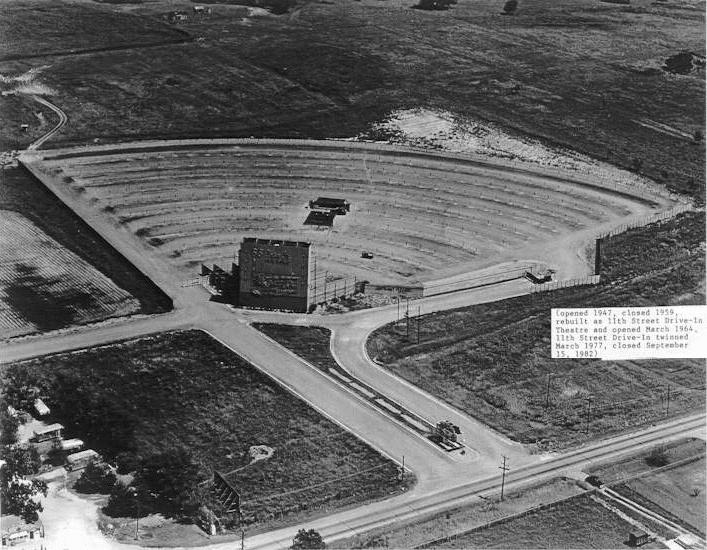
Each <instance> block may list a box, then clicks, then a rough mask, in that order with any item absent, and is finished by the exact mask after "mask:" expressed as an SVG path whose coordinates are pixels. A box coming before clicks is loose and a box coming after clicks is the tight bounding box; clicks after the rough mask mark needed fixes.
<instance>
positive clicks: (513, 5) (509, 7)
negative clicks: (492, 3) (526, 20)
mask: <svg viewBox="0 0 707 550" xmlns="http://www.w3.org/2000/svg"><path fill="white" fill-rule="evenodd" d="M517 9H518V0H508V1H507V2H506V3H505V4H504V6H503V15H512V14H514V13H515V12H516V10H517Z"/></svg>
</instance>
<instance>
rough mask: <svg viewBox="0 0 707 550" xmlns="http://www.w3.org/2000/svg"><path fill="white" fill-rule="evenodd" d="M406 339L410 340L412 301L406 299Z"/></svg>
mask: <svg viewBox="0 0 707 550" xmlns="http://www.w3.org/2000/svg"><path fill="white" fill-rule="evenodd" d="M405 338H406V339H408V340H410V300H409V299H408V298H407V296H406V297H405Z"/></svg>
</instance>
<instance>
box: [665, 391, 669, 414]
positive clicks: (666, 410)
mask: <svg viewBox="0 0 707 550" xmlns="http://www.w3.org/2000/svg"><path fill="white" fill-rule="evenodd" d="M669 414H670V384H668V406H667V408H666V409H665V416H668V415H669Z"/></svg>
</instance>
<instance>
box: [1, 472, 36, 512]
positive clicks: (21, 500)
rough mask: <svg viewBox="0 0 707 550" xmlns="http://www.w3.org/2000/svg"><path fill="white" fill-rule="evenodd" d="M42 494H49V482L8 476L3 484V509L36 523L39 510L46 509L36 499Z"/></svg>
mask: <svg viewBox="0 0 707 550" xmlns="http://www.w3.org/2000/svg"><path fill="white" fill-rule="evenodd" d="M40 494H41V495H43V496H47V484H46V483H45V482H44V481H42V480H41V479H32V480H28V479H22V478H21V477H17V476H12V477H10V476H8V477H7V478H6V479H3V484H2V503H3V510H2V511H3V512H4V513H8V514H15V515H17V516H20V517H21V518H22V519H23V520H24V521H26V522H27V523H34V522H35V521H37V520H38V519H39V512H41V511H42V510H44V508H43V507H42V504H41V503H40V502H37V501H36V500H35V499H36V497H37V496H39V495H40Z"/></svg>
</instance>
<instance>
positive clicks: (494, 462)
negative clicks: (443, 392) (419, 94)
mask: <svg viewBox="0 0 707 550" xmlns="http://www.w3.org/2000/svg"><path fill="white" fill-rule="evenodd" d="M45 183H46V184H47V186H48V187H49V188H50V190H51V191H53V192H54V193H55V194H56V195H57V197H58V198H59V199H60V200H62V201H63V202H65V203H66V204H67V205H68V206H69V207H70V208H71V209H72V210H74V211H75V212H76V213H77V214H78V215H79V216H81V217H82V218H83V219H84V220H85V221H86V222H87V223H88V224H89V225H90V226H92V227H93V228H94V229H95V230H96V231H98V232H99V233H100V234H101V236H102V237H104V238H105V239H106V240H107V241H108V242H109V243H110V244H111V245H112V246H114V247H115V248H116V249H117V250H118V251H119V252H120V253H122V254H123V255H124V256H125V257H126V258H127V259H128V260H130V261H131V262H132V263H133V264H134V265H135V266H136V267H137V268H138V269H140V270H141V271H142V272H143V273H144V274H145V275H147V276H148V277H149V278H150V279H152V280H153V281H154V282H155V283H156V284H158V286H160V287H161V288H162V289H163V290H164V291H165V292H166V293H167V294H168V295H169V296H170V297H171V298H172V299H173V301H174V306H175V308H174V310H173V311H172V312H170V313H166V314H162V315H154V316H149V317H146V316H135V317H133V318H127V319H119V320H113V321H108V322H104V323H100V324H97V325H91V326H86V327H74V328H72V329H67V330H64V331H59V332H57V333H52V334H45V335H40V336H36V337H25V338H20V339H17V340H14V341H12V342H10V343H8V344H5V345H4V346H3V347H2V348H1V349H0V363H3V362H4V363H7V362H12V361H18V360H23V359H27V358H30V357H37V356H41V355H45V354H49V353H58V352H64V351H70V350H76V349H81V348H85V347H90V346H96V345H101V344H108V343H111V342H115V341H119V340H124V339H131V338H137V337H142V336H147V335H152V334H157V333H160V332H164V331H170V330H184V329H198V330H203V331H205V332H207V333H208V334H210V335H211V336H212V337H213V338H215V339H217V340H218V341H220V342H221V343H222V344H224V345H225V346H227V347H229V348H230V349H232V350H233V351H234V352H236V353H237V354H238V355H240V356H242V357H243V358H244V359H246V360H248V361H249V362H251V363H252V364H253V365H254V366H255V367H257V368H258V369H260V370H262V371H263V372H265V373H266V374H267V375H268V376H270V377H272V378H273V379H275V380H276V381H277V382H279V383H280V384H281V385H283V386H285V387H286V388H287V389H288V390H290V391H291V392H293V393H294V394H296V395H297V396H299V397H300V398H302V399H304V400H305V401H307V402H308V403H309V404H310V405H311V406H313V407H314V408H315V409H317V410H318V411H319V412H321V413H322V414H324V415H325V416H327V417H328V418H330V419H332V420H333V421H335V422H337V423H338V424H339V425H341V426H343V427H344V428H346V429H347V430H349V431H351V432H352V433H354V434H355V435H356V436H358V437H359V438H361V439H362V440H364V441H366V442H367V443H368V444H370V445H371V446H372V447H374V448H376V449H377V450H379V451H380V452H382V453H383V454H385V455H387V456H388V457H390V458H391V459H393V460H395V461H398V462H401V461H402V457H403V456H404V457H405V465H406V466H407V467H408V468H409V469H410V470H411V471H412V472H413V473H414V474H415V476H416V478H417V484H416V485H415V487H414V488H413V489H412V490H410V491H409V492H407V493H405V494H402V495H399V496H396V497H394V498H391V499H389V500H386V501H383V502H377V503H372V504H369V505H365V506H361V507H358V508H355V509H352V510H347V511H344V512H340V513H337V514H334V515H332V516H328V517H325V518H320V519H317V520H314V521H312V522H309V523H308V524H307V527H313V528H315V529H317V530H319V531H320V532H321V533H322V535H323V536H324V537H325V538H326V539H327V540H328V541H335V540H339V539H341V538H345V537H348V536H351V535H353V534H356V533H361V532H364V531H366V530H369V529H371V528H373V527H375V526H381V525H387V524H391V523H394V522H397V521H402V520H409V519H411V518H414V517H416V516H419V515H421V514H430V513H433V512H437V511H441V510H444V509H449V508H451V507H454V506H459V505H462V504H467V503H470V502H473V501H474V499H476V498H478V495H479V494H489V493H493V492H495V491H496V490H497V489H498V486H499V482H500V479H499V475H498V464H499V460H500V458H501V457H502V456H506V457H508V459H509V460H510V464H511V465H512V468H513V469H512V473H511V474H510V476H509V478H508V486H509V488H512V487H517V486H520V485H522V484H527V483H534V482H537V481H540V480H543V479H547V478H549V477H552V476H556V475H559V474H561V473H562V472H563V471H566V470H567V469H569V468H577V467H578V466H581V465H582V464H586V463H587V462H588V461H590V460H596V459H598V458H607V457H614V456H619V455H621V454H624V453H628V452H635V451H636V450H637V448H639V447H641V446H649V445H654V444H655V443H657V442H659V441H665V440H667V439H671V438H676V437H680V436H684V435H685V434H695V433H698V432H699V434H700V436H701V437H704V435H703V431H704V424H705V417H704V415H696V416H693V417H690V418H687V419H681V420H676V421H672V422H669V423H666V424H664V425H661V426H658V427H651V428H648V429H645V430H642V431H640V432H636V433H634V434H629V435H623V436H619V437H616V438H614V439H612V440H607V441H602V442H599V443H595V444H591V445H589V446H586V447H583V448H581V449H579V450H576V451H571V452H569V453H564V454H559V455H553V456H549V455H545V456H544V455H539V454H531V453H530V452H529V451H528V450H527V449H526V448H524V447H523V446H522V445H520V444H518V443H516V442H513V441H511V440H509V439H508V438H506V437H504V436H503V435H501V434H499V433H497V432H496V431H494V430H493V429H491V428H489V427H488V426H486V425H484V424H482V423H481V422H479V421H477V420H476V419H474V418H471V417H469V416H468V415H466V414H464V413H463V412H461V411H458V410H456V409H454V408H452V407H450V406H449V405H447V404H446V403H444V402H442V401H440V400H439V399H437V398H435V397H434V396H432V395H430V394H428V393H426V392H424V391H422V390H420V389H419V388H416V387H415V386H413V385H411V384H409V383H407V382H405V381H403V380H401V379H400V378H398V377H396V376H395V375H393V374H391V373H390V372H389V371H387V370H385V369H383V368H382V367H380V366H379V365H377V364H376V363H375V362H374V361H373V360H372V359H371V358H370V357H368V355H367V354H366V350H365V342H366V340H367V338H368V336H369V335H370V333H371V332H372V331H373V330H375V329H376V328H378V327H380V326H383V325H385V324H386V323H390V322H392V321H395V320H396V319H397V317H398V308H397V306H396V305H391V306H386V307H381V308H376V309H370V310H361V311H355V312H349V313H345V314H339V315H321V314H311V315H299V314H284V313H276V312H261V311H247V310H238V309H235V308H232V307H230V306H227V305H224V304H219V303H215V302H211V301H209V294H208V292H207V291H206V290H205V289H203V288H202V287H198V286H196V287H193V286H192V287H189V286H182V285H181V281H180V280H178V279H177V276H176V275H175V274H173V273H172V271H171V270H170V266H169V265H166V263H164V262H163V261H162V260H160V259H159V258H157V257H155V256H154V255H151V254H149V253H148V252H147V249H146V247H145V245H144V244H143V243H142V242H140V240H139V239H137V238H135V237H134V235H132V234H129V233H128V232H127V231H126V230H125V229H124V228H120V227H117V226H115V225H113V224H112V223H111V222H110V221H109V220H108V219H107V218H106V217H105V216H102V215H101V214H100V213H99V212H97V211H96V210H95V209H93V207H92V206H90V205H88V204H85V203H84V202H82V201H81V200H80V198H78V197H75V196H72V195H71V194H70V191H69V190H67V189H66V188H65V187H63V186H61V185H60V184H59V183H58V182H56V181H54V182H52V181H47V180H45ZM530 291H531V284H530V283H529V282H528V281H526V280H524V279H516V280H512V281H507V282H503V283H499V284H496V285H490V286H484V287H480V288H475V289H468V290H463V291H459V292H455V293H452V294H443V295H438V296H431V297H427V298H421V299H419V300H417V301H416V302H415V308H417V307H418V306H419V307H420V311H421V313H423V314H425V313H431V312H434V311H442V310H446V309H450V308H457V307H463V306H468V305H472V304H478V303H484V302H490V301H497V300H501V299H505V298H510V297H514V296H519V295H522V294H526V293H528V292H530ZM255 322H275V323H277V322H280V323H286V324H295V325H297V324H299V325H306V326H323V327H326V328H329V329H330V330H331V331H332V342H331V351H332V354H333V356H334V357H335V359H336V360H337V362H338V363H339V364H340V365H341V366H342V367H343V368H344V369H345V370H346V371H348V373H350V374H351V376H352V377H355V378H358V379H359V380H361V381H362V382H365V383H366V384H368V385H370V386H372V387H373V388H375V389H376V390H378V391H380V392H381V393H383V394H384V395H386V396H388V397H389V398H391V399H392V400H393V401H395V402H397V403H399V404H400V405H402V406H404V407H406V408H408V409H410V410H412V411H415V412H416V413H417V414H418V415H420V416H421V417H423V418H424V419H426V420H428V421H430V422H432V423H435V422H437V421H439V420H442V419H448V420H452V421H453V422H454V423H455V424H457V425H459V426H460V427H461V429H462V432H463V434H464V437H465V442H466V445H467V446H468V447H469V448H470V450H471V451H473V452H470V453H469V455H468V456H467V457H466V458H465V459H463V460H462V459H459V457H458V456H456V457H455V456H453V455H450V454H448V453H445V452H444V451H442V450H441V449H439V448H438V447H436V446H434V445H432V444H431V443H430V442H429V441H427V440H426V439H425V438H422V437H420V436H419V434H416V433H415V432H413V431H412V430H410V429H408V428H406V427H405V426H404V425H402V424H400V423H399V422H396V421H395V420H394V419H393V418H392V417H391V416H389V415H385V414H384V413H382V412H381V411H380V410H379V409H377V408H375V407H373V406H372V405H371V404H370V403H368V402H366V401H365V400H363V399H361V398H360V397H359V396H357V395H355V394H353V393H352V392H350V391H348V390H347V389H346V387H344V386H343V385H342V384H340V383H339V382H337V380H335V379H334V378H333V377H330V376H327V375H325V374H324V373H323V372H321V371H320V370H318V369H316V368H315V367H313V366H312V365H310V364H309V363H307V362H306V361H305V360H304V359H302V358H300V357H298V356H296V355H294V354H293V353H292V352H290V351H289V350H287V349H285V348H283V347H282V346H280V345H278V344H277V343H275V342H274V341H273V340H271V339H270V338H268V337H267V336H265V335H264V334H262V333H261V332H259V331H257V330H256V329H254V328H253V327H252V326H251V324H252V323H255ZM300 527H304V526H293V527H290V528H286V529H280V530H277V531H273V532H271V533H266V534H261V535H256V536H253V537H249V538H248V539H247V540H246V547H248V548H258V549H260V548H263V549H264V548H281V547H283V546H287V545H289V543H290V541H291V539H292V536H293V535H294V533H295V532H296V531H297V529H298V528H300ZM120 547H122V548H125V547H123V546H120ZM232 547H233V543H224V544H215V545H213V546H211V547H210V548H213V549H214V550H217V549H224V550H225V549H226V548H232Z"/></svg>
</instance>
